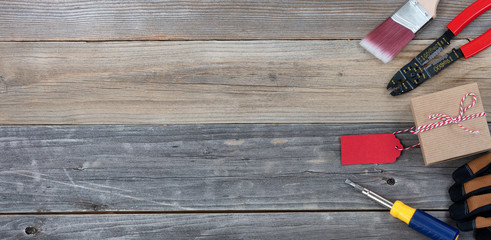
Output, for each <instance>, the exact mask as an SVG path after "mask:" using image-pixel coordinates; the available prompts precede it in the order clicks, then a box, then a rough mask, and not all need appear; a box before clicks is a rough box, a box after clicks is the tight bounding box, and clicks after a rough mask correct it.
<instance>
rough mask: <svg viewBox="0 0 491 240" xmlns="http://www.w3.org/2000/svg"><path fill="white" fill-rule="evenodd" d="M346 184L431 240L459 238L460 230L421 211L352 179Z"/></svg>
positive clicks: (454, 239)
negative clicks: (387, 197) (392, 199)
mask: <svg viewBox="0 0 491 240" xmlns="http://www.w3.org/2000/svg"><path fill="white" fill-rule="evenodd" d="M344 182H345V183H347V184H349V185H350V186H352V187H354V188H356V189H358V190H360V191H361V193H363V194H365V195H366V196H368V197H369V198H371V199H373V200H375V201H376V202H378V203H379V204H380V205H382V206H384V207H387V208H390V215H392V216H394V217H396V218H399V219H400V220H402V221H403V222H405V223H406V224H408V225H409V227H410V228H412V229H414V230H416V231H418V232H420V233H422V234H424V235H426V236H427V237H429V238H431V239H441V240H457V238H459V230H457V229H456V228H454V227H452V226H450V225H448V224H446V223H444V222H442V221H440V220H439V219H437V218H435V217H433V216H431V215H429V214H427V213H425V212H423V211H421V210H419V209H414V208H412V207H409V206H407V205H406V204H404V203H402V202H401V201H395V202H394V203H392V202H391V201H389V200H387V199H385V198H383V197H382V196H380V195H378V194H377V193H375V192H373V191H370V190H368V189H366V188H364V187H362V186H360V185H359V184H357V183H354V182H353V181H351V180H350V179H346V181H344Z"/></svg>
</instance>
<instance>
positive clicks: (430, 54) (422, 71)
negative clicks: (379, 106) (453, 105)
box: [387, 30, 457, 96]
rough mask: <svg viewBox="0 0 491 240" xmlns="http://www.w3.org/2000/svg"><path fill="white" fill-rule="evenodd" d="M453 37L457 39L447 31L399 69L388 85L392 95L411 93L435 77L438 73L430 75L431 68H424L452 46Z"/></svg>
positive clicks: (437, 62)
mask: <svg viewBox="0 0 491 240" xmlns="http://www.w3.org/2000/svg"><path fill="white" fill-rule="evenodd" d="M453 37H455V35H454V34H453V33H452V32H451V31H450V30H447V31H446V32H445V33H444V34H443V35H442V36H441V37H440V38H438V39H437V40H436V41H434V42H433V43H432V44H431V45H430V46H428V47H427V48H426V49H425V50H423V51H422V52H421V53H419V54H418V56H416V57H415V58H414V59H413V60H411V62H409V63H408V64H406V65H405V66H404V67H402V68H401V69H399V71H397V73H396V74H395V75H394V76H393V77H392V79H391V80H390V81H389V84H387V90H392V91H391V92H390V95H392V96H397V95H400V94H403V93H406V92H409V91H411V90H413V89H415V88H416V87H418V86H419V85H420V84H421V83H423V82H424V81H426V80H428V79H429V78H431V77H432V76H434V75H435V74H436V73H435V74H430V72H429V70H428V68H430V67H431V66H430V67H427V68H424V67H423V66H424V65H425V64H427V63H428V62H429V61H431V60H432V59H433V58H435V57H436V56H437V55H438V53H440V52H441V51H443V49H444V48H445V47H446V46H448V45H450V41H451V40H452V38H453ZM447 55H448V54H447ZM444 58H445V57H444ZM444 58H441V59H439V60H437V61H436V63H435V64H439V62H440V61H443V60H444ZM455 60H457V59H454V61H455ZM452 62H453V61H452ZM432 65H433V64H432ZM441 70H442V69H441Z"/></svg>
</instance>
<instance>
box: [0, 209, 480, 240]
mask: <svg viewBox="0 0 491 240" xmlns="http://www.w3.org/2000/svg"><path fill="white" fill-rule="evenodd" d="M429 213H430V214H432V215H433V216H436V217H438V218H440V219H442V220H445V221H447V222H448V223H450V224H454V223H453V222H452V221H451V220H449V219H448V216H447V215H448V213H446V212H429ZM26 228H27V232H29V233H31V234H26ZM0 233H1V234H2V238H3V239H16V240H17V239H32V238H35V239H87V238H88V237H89V236H90V237H91V238H92V239H94V238H97V239H336V240H337V239H377V240H378V239H391V240H392V239H395V238H397V239H401V240H403V239H423V238H424V236H423V235H420V234H419V233H417V232H416V231H414V230H412V229H410V228H409V227H407V226H406V225H405V224H404V223H403V222H401V221H399V220H397V219H395V218H393V217H391V216H390V215H389V213H388V212H385V211H384V212H356V213H353V212H334V213H301V212H300V213H247V214H237V213H228V214H132V215H126V214H117V215H23V216H0ZM459 239H472V234H471V233H461V236H460V237H459Z"/></svg>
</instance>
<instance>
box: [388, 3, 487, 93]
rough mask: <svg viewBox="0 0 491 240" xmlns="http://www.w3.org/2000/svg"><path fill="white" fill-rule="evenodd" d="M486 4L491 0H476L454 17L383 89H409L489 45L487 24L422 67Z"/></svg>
mask: <svg viewBox="0 0 491 240" xmlns="http://www.w3.org/2000/svg"><path fill="white" fill-rule="evenodd" d="M490 8H491V0H477V1H476V2H474V3H473V4H471V5H470V6H469V7H467V8H466V9H465V10H464V11H462V12H461V13H460V14H459V15H458V16H457V17H455V18H454V19H453V20H452V21H451V22H450V23H449V24H448V25H447V28H448V30H447V31H446V32H445V33H444V34H443V35H442V36H441V37H440V38H438V39H437V40H436V41H435V42H433V43H432V44H431V45H430V46H428V47H427V48H426V49H425V50H423V51H422V52H421V53H420V54H418V55H417V56H416V57H415V58H414V59H413V60H411V62H409V63H408V64H406V65H405V66H404V67H402V68H401V69H400V70H399V71H398V72H397V73H396V74H395V75H394V77H392V79H391V80H390V82H389V84H388V85H387V89H389V90H391V89H392V92H391V93H390V94H391V95H392V96H397V95H400V94H403V93H406V92H409V91H411V90H413V89H414V88H416V87H418V86H419V85H420V84H421V83H423V82H424V81H426V80H428V79H430V78H431V77H433V76H435V75H436V74H438V73H439V72H441V71H442V70H443V69H445V68H446V67H448V66H449V65H450V64H452V63H453V62H455V61H457V60H458V59H460V58H462V57H463V58H465V59H467V58H470V57H472V56H474V55H476V54H477V53H479V52H481V51H482V50H484V49H486V48H488V47H489V46H491V28H490V29H489V30H488V31H486V32H485V33H483V34H482V35H481V36H479V37H478V38H476V39H474V40H472V41H470V42H468V43H467V44H465V45H463V46H461V47H460V48H459V49H455V48H454V49H452V51H451V52H450V53H448V54H446V55H445V56H443V57H441V58H440V59H438V60H436V61H434V62H433V63H431V64H430V65H429V66H426V67H424V66H425V64H427V63H428V62H429V61H431V60H432V59H433V58H435V57H436V56H437V55H438V53H440V52H441V51H442V50H443V49H444V48H445V47H446V46H448V45H450V41H451V40H452V38H454V37H455V36H457V35H458V34H459V33H460V32H461V31H462V29H464V28H465V27H466V26H467V25H468V24H469V23H471V22H472V21H473V20H474V19H476V18H477V17H478V16H479V15H481V14H483V13H484V12H486V11H487V10H489V9H490Z"/></svg>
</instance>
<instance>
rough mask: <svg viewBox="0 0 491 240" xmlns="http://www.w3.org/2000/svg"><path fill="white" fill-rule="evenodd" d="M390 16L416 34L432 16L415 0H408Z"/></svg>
mask: <svg viewBox="0 0 491 240" xmlns="http://www.w3.org/2000/svg"><path fill="white" fill-rule="evenodd" d="M391 18H392V20H394V21H395V22H397V23H399V24H401V25H402V26H404V27H406V28H407V29H409V30H411V31H412V32H413V33H415V34H416V33H417V32H418V31H419V30H420V29H421V28H423V26H424V25H426V23H428V22H429V21H430V20H431V19H432V18H433V17H432V16H431V14H430V13H428V12H427V11H426V9H425V8H424V7H423V6H422V5H421V4H420V3H419V2H418V1H417V0H409V1H408V2H407V3H406V4H404V6H402V7H401V8H400V9H399V10H398V11H397V12H396V13H394V15H392V16H391Z"/></svg>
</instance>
